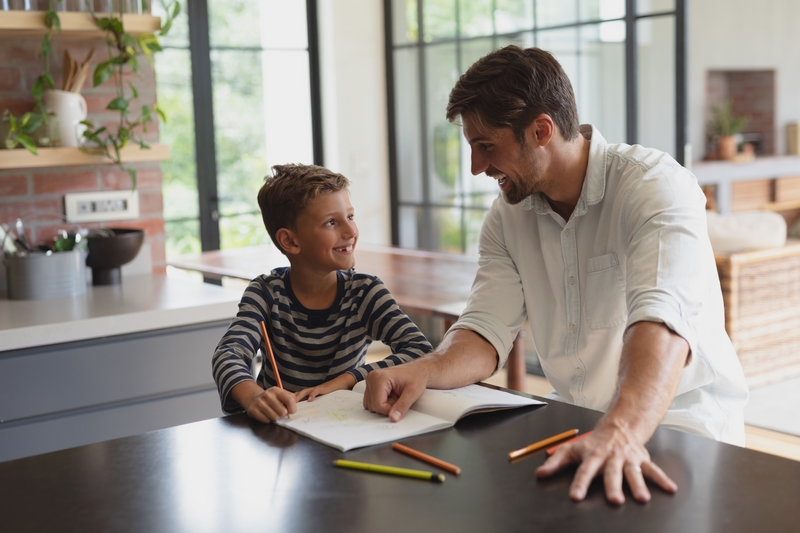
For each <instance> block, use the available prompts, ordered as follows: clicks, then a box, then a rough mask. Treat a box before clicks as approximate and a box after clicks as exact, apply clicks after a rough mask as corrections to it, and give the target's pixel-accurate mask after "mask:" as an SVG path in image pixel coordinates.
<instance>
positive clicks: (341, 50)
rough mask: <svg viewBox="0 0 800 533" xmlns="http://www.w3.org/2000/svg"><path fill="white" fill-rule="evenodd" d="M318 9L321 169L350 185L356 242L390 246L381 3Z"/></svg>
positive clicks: (336, 2) (325, 0) (327, 4)
mask: <svg viewBox="0 0 800 533" xmlns="http://www.w3.org/2000/svg"><path fill="white" fill-rule="evenodd" d="M318 6H319V7H318V9H319V13H318V15H319V16H318V23H319V37H320V62H321V65H320V67H321V71H322V72H321V78H322V80H321V83H322V108H323V110H322V121H323V128H324V139H323V143H324V148H325V155H324V156H325V166H327V167H328V168H330V169H331V170H334V171H336V172H340V173H342V174H344V175H345V176H347V177H348V178H349V179H350V181H351V183H352V184H351V186H350V192H351V196H352V202H353V206H354V207H355V210H356V221H357V222H358V227H359V230H360V234H361V236H360V240H361V242H364V243H371V244H391V217H390V213H389V205H390V203H389V152H388V134H387V128H388V124H387V116H386V65H385V60H384V38H383V3H382V2H378V1H376V0H320V1H319V4H318Z"/></svg>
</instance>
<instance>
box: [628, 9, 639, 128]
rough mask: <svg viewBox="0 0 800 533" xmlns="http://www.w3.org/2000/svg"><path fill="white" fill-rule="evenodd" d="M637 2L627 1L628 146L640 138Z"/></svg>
mask: <svg viewBox="0 0 800 533" xmlns="http://www.w3.org/2000/svg"><path fill="white" fill-rule="evenodd" d="M636 46H637V41H636V0H625V136H626V141H627V143H628V144H636V141H637V139H638V137H639V107H638V106H639V97H638V94H639V92H638V88H637V85H638V79H637V78H638V72H639V68H638V65H637V64H636V62H637V60H638V54H637V52H638V51H637V49H636Z"/></svg>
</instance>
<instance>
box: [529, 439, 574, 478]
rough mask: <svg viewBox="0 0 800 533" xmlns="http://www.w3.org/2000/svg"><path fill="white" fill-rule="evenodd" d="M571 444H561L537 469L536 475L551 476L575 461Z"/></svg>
mask: <svg viewBox="0 0 800 533" xmlns="http://www.w3.org/2000/svg"><path fill="white" fill-rule="evenodd" d="M574 462H575V461H574V459H573V457H572V454H571V449H570V445H564V446H561V447H560V448H559V449H558V450H556V452H555V453H554V454H553V455H551V456H550V457H549V458H548V459H547V461H545V462H544V464H542V465H541V466H540V467H539V468H537V469H536V477H549V476H552V475H553V474H555V473H556V472H558V471H559V470H561V469H562V468H563V467H565V466H567V465H569V464H572V463H574Z"/></svg>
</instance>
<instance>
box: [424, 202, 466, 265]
mask: <svg viewBox="0 0 800 533" xmlns="http://www.w3.org/2000/svg"><path fill="white" fill-rule="evenodd" d="M461 214H462V210H461V209H459V208H457V207H455V208H450V209H431V222H432V224H431V227H430V230H429V233H430V238H431V241H432V243H433V247H432V248H431V249H432V250H434V251H439V252H450V253H456V254H460V253H462V252H463V247H462V243H463V237H462V232H461Z"/></svg>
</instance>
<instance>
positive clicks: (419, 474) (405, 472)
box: [333, 459, 444, 483]
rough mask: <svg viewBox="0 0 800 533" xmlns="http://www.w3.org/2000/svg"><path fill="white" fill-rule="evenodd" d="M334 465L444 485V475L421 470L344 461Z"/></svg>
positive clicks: (337, 461)
mask: <svg viewBox="0 0 800 533" xmlns="http://www.w3.org/2000/svg"><path fill="white" fill-rule="evenodd" d="M333 464H334V465H336V466H338V467H341V468H354V469H356V470H367V471H368V472H378V473H380V474H391V475H394V476H405V477H413V478H417V479H427V480H428V481H433V482H434V483H444V474H435V473H433V472H425V471H423V470H411V469H410V468H397V467H396V466H384V465H373V464H370V463H359V462H357V461H346V460H344V459H337V460H336V461H334V462H333Z"/></svg>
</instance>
